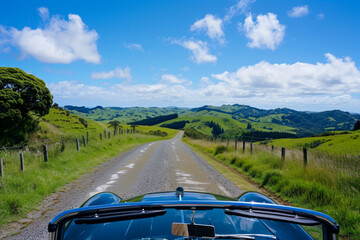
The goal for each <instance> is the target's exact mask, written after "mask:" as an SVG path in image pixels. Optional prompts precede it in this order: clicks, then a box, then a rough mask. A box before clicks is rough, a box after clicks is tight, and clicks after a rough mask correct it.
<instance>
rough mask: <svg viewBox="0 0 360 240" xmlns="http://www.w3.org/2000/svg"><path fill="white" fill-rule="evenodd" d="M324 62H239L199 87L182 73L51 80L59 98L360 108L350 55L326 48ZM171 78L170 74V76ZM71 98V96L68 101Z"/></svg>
mask: <svg viewBox="0 0 360 240" xmlns="http://www.w3.org/2000/svg"><path fill="white" fill-rule="evenodd" d="M325 56H326V59H327V61H326V62H324V63H315V64H312V63H304V62H296V63H293V64H287V63H282V64H271V63H269V62H266V61H262V62H259V63H257V64H255V65H249V66H243V67H240V68H239V69H238V70H237V71H235V72H229V71H224V72H222V73H218V74H212V79H210V78H209V77H202V78H201V80H200V82H199V85H198V86H199V87H198V88H193V86H191V87H190V86H188V85H187V84H186V82H185V81H183V80H179V79H181V77H179V76H173V77H172V75H171V76H170V75H169V76H164V75H163V76H164V77H163V78H164V79H165V80H166V79H170V81H173V83H175V84H168V83H167V82H164V81H163V80H162V79H160V81H159V82H158V83H155V84H133V85H131V84H127V83H121V84H116V85H112V86H106V87H105V86H103V87H98V86H89V85H85V84H81V83H79V82H60V83H51V84H49V85H48V87H49V88H50V90H51V93H52V94H53V95H54V97H55V101H56V102H59V103H60V104H61V102H64V101H68V103H71V101H72V102H75V101H76V102H79V104H80V102H81V101H86V102H84V103H81V104H86V105H89V104H93V105H94V106H96V105H99V104H101V105H114V104H115V105H116V102H119V103H121V104H122V105H126V106H134V105H140V106H154V105H157V106H170V105H175V106H199V105H204V104H213V105H221V104H224V103H240V104H249V105H252V106H258V107H266V108H276V107H285V106H286V107H292V108H296V109H303V110H325V109H335V108H337V109H343V110H347V111H351V112H360V100H359V98H354V96H356V95H359V94H360V69H359V68H357V67H356V65H355V63H354V62H353V61H352V60H351V59H350V58H336V57H335V56H333V55H331V54H329V53H328V54H326V55H325ZM171 79H172V80H171ZM70 100H71V101H70Z"/></svg>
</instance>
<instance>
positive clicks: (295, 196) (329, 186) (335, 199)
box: [186, 139, 360, 239]
mask: <svg viewBox="0 0 360 240" xmlns="http://www.w3.org/2000/svg"><path fill="white" fill-rule="evenodd" d="M186 142H187V143H188V144H190V145H192V146H193V147H195V148H197V149H199V150H201V151H202V152H206V153H208V154H210V155H212V156H213V157H215V158H216V159H218V160H219V161H221V162H223V163H224V164H226V165H229V166H232V167H233V168H235V169H237V170H238V171H239V172H241V173H244V174H246V175H247V176H249V177H250V178H251V179H252V180H254V181H255V182H257V183H259V184H260V185H261V186H263V187H265V188H267V189H269V190H270V191H272V192H274V193H276V194H278V195H279V196H281V197H282V198H284V199H285V200H287V201H290V202H291V203H292V204H293V205H295V206H297V207H303V208H309V209H313V210H316V211H321V212H324V213H326V214H328V215H330V216H332V217H333V218H334V219H335V220H336V221H337V222H338V223H340V226H341V232H340V236H341V237H342V238H344V239H360V177H359V169H357V168H353V169H349V168H341V167H340V166H339V165H338V164H333V162H332V161H336V158H334V159H329V160H328V161H326V160H324V159H321V160H319V161H318V162H314V163H309V164H308V166H307V167H306V168H304V167H303V165H302V160H301V158H298V157H297V155H296V154H292V153H291V154H290V156H287V158H286V162H285V165H284V166H282V165H281V159H280V157H279V156H278V155H277V154H273V153H271V152H268V151H263V150H257V149H259V148H257V149H254V151H253V154H250V153H248V150H249V149H246V152H245V153H242V151H235V149H234V146H233V144H230V145H229V147H226V144H223V143H213V142H206V141H203V140H192V139H186ZM288 155H289V154H288ZM313 161H316V159H313ZM358 164H359V163H358ZM353 166H354V165H353Z"/></svg>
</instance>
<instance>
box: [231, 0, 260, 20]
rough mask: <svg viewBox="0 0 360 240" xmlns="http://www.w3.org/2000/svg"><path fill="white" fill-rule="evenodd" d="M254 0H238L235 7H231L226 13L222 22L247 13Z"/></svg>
mask: <svg viewBox="0 0 360 240" xmlns="http://www.w3.org/2000/svg"><path fill="white" fill-rule="evenodd" d="M254 2H255V0H239V1H238V2H237V3H236V4H235V5H233V6H231V7H230V9H229V11H228V13H227V14H226V15H225V17H224V21H230V20H231V19H232V18H233V17H234V16H236V15H237V14H243V13H245V12H246V11H247V9H248V7H249V5H250V4H251V3H254Z"/></svg>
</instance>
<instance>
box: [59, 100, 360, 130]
mask: <svg viewBox="0 0 360 240" xmlns="http://www.w3.org/2000/svg"><path fill="white" fill-rule="evenodd" d="M65 109H67V110H69V111H71V112H72V113H74V114H76V115H79V116H81V117H85V118H89V119H93V120H96V121H104V122H108V121H110V120H118V121H119V122H121V123H123V124H124V123H133V122H138V121H141V120H145V119H152V118H155V117H159V116H163V115H171V114H178V116H179V117H178V118H177V119H172V120H168V121H165V122H162V123H161V124H158V125H163V126H166V125H168V126H174V125H175V126H183V124H185V126H184V127H185V128H187V127H191V128H193V129H196V130H197V131H200V132H201V133H202V134H206V135H211V128H209V127H208V126H207V125H206V123H207V122H209V121H212V120H213V121H215V122H217V123H219V124H220V125H221V127H222V128H223V129H224V131H225V132H224V135H225V136H231V137H232V136H238V135H239V134H240V135H241V134H243V133H244V132H246V131H247V132H249V131H252V132H253V133H254V132H260V135H261V132H267V134H263V135H264V136H265V135H266V136H269V135H271V134H269V132H274V133H276V134H275V135H282V133H287V134H291V135H292V136H297V137H304V136H311V135H315V134H319V133H322V132H326V131H339V130H351V129H352V128H353V126H354V124H355V122H356V120H357V119H360V115H359V114H351V113H349V112H344V111H340V110H332V111H324V112H305V111H296V110H293V109H289V108H276V109H270V110H265V109H259V108H255V107H251V106H248V105H240V104H234V105H222V106H210V105H205V106H202V107H199V108H192V109H190V108H177V107H166V108H157V107H151V108H144V107H132V108H119V107H101V106H97V107H95V108H86V107H76V106H70V105H67V106H65ZM180 123H181V124H180ZM169 124H170V125H169ZM248 124H250V125H251V129H252V130H249V129H247V128H248ZM256 135H259V133H256Z"/></svg>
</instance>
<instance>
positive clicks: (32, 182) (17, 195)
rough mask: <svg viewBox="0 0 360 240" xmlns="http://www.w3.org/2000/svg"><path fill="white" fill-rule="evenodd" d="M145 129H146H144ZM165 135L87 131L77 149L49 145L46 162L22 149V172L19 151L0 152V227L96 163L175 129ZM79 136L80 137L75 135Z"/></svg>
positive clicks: (39, 154)
mask: <svg viewBox="0 0 360 240" xmlns="http://www.w3.org/2000/svg"><path fill="white" fill-rule="evenodd" d="M146 130H148V129H146ZM162 131H166V132H167V134H168V135H167V137H159V136H153V135H144V134H124V135H117V136H115V137H114V136H112V137H111V138H110V139H109V138H106V139H105V138H103V140H102V141H100V139H99V133H97V134H96V133H91V136H90V139H89V143H88V144H87V146H86V147H84V146H81V147H80V152H78V151H77V149H76V145H75V141H72V142H65V143H64V144H56V145H52V146H51V148H49V151H48V156H49V162H48V163H45V162H44V160H43V153H42V152H39V151H38V150H34V149H33V150H32V149H25V150H24V151H23V155H24V161H25V171H24V172H21V171H20V165H19V152H18V151H16V152H9V151H8V152H1V156H0V157H1V158H3V159H4V176H3V177H0V226H1V225H3V224H5V223H8V222H11V221H16V220H18V219H20V218H22V217H24V216H25V215H26V213H28V212H29V211H31V210H33V209H35V208H36V207H37V206H38V205H39V203H40V202H41V201H42V200H43V199H44V198H45V197H46V196H47V195H49V194H51V193H54V192H56V191H57V190H58V189H59V188H60V187H62V186H64V185H65V184H67V183H69V182H71V181H73V180H75V179H77V178H79V177H80V176H81V175H83V174H85V173H89V172H91V171H92V169H93V168H94V167H96V166H98V165H99V164H101V163H103V162H105V161H107V160H108V159H109V158H111V157H114V156H116V155H118V154H120V153H122V152H125V151H127V150H129V149H131V148H134V147H136V146H138V145H141V144H143V143H147V142H151V141H157V140H164V139H169V138H172V137H174V136H175V135H176V134H177V131H175V130H165V129H162ZM78 137H79V138H80V136H78Z"/></svg>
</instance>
